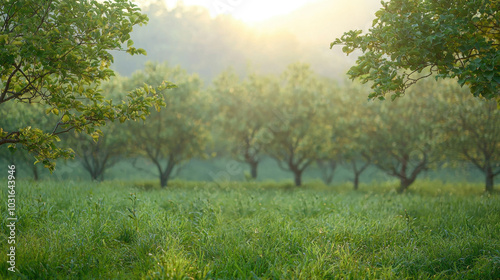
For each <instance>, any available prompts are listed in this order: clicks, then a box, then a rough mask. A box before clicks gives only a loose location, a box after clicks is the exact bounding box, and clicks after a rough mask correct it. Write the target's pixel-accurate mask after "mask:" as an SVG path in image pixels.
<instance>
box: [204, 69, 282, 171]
mask: <svg viewBox="0 0 500 280" xmlns="http://www.w3.org/2000/svg"><path fill="white" fill-rule="evenodd" d="M212 91H213V93H212V95H213V96H215V102H214V104H215V110H216V111H217V116H216V123H217V125H216V126H215V127H217V128H218V129H219V130H220V134H221V135H222V137H223V138H224V142H226V143H227V144H228V147H229V150H230V152H231V154H232V156H233V157H234V158H236V159H237V160H239V161H241V162H244V163H247V164H248V165H249V166H250V175H251V177H252V178H253V179H256V178H257V167H258V165H259V162H260V161H261V159H262V152H263V146H264V138H263V135H264V133H263V132H264V131H265V125H266V123H267V119H266V117H265V115H264V114H262V112H261V110H260V109H259V108H260V106H261V105H262V104H263V102H265V100H266V96H269V95H272V94H275V93H277V92H278V91H279V87H278V85H277V83H276V81H275V80H274V79H273V78H271V77H267V76H261V75H257V74H251V75H249V76H248V77H247V78H246V79H245V80H244V81H240V80H239V78H238V76H237V75H236V74H235V73H234V72H233V71H226V72H223V73H221V74H220V75H219V76H218V77H217V78H216V79H215V80H214V82H213V88H212Z"/></svg>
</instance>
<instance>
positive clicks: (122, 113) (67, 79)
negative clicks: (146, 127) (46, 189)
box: [0, 0, 167, 169]
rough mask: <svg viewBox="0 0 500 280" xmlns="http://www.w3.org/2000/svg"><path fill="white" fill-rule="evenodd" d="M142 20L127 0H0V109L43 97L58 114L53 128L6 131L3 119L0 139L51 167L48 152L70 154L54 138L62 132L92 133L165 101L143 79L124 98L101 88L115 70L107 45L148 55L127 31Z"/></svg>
mask: <svg viewBox="0 0 500 280" xmlns="http://www.w3.org/2000/svg"><path fill="white" fill-rule="evenodd" d="M147 20H148V18H147V16H145V15H143V14H142V13H141V12H140V9H139V8H138V7H137V6H135V5H134V4H132V3H131V2H128V1H127V0H113V1H64V0H51V1H35V0H6V1H2V2H0V66H1V67H0V108H2V109H1V110H4V109H5V108H6V106H12V104H13V103H15V102H24V103H30V104H31V103H40V104H43V106H44V107H45V108H46V114H52V115H56V116H58V121H57V122H55V123H53V124H51V126H50V127H35V126H33V125H27V126H22V127H21V126H19V127H18V128H17V129H14V130H8V131H7V130H5V129H4V128H3V124H1V127H0V145H4V144H9V146H10V148H11V149H15V148H16V145H19V146H21V147H24V148H25V149H27V150H28V151H29V152H30V153H32V154H33V155H35V157H36V158H37V161H41V162H43V163H44V165H45V166H46V167H48V168H50V169H53V168H54V166H55V164H54V162H53V159H56V158H58V157H69V156H71V154H72V151H71V150H70V149H62V148H60V147H58V146H57V145H56V142H58V141H59V138H58V135H59V134H61V133H64V132H68V131H70V130H75V131H76V132H85V133H87V134H91V135H92V136H93V137H94V138H95V139H97V137H98V136H99V133H100V131H99V129H98V127H99V126H103V125H105V122H106V121H107V120H111V121H113V120H115V119H119V120H120V121H125V120H127V119H137V118H141V119H142V118H145V116H146V115H147V114H149V108H150V107H151V106H153V105H154V106H155V107H157V108H159V107H160V106H162V105H164V103H163V101H162V99H161V98H160V97H159V96H158V95H157V94H156V89H154V88H152V87H149V86H147V85H145V86H144V87H142V88H140V89H136V90H134V91H132V92H131V93H129V95H128V98H127V99H126V100H125V101H123V102H122V103H121V104H113V102H112V101H111V100H106V99H105V97H104V96H103V95H102V92H101V90H100V89H99V85H100V83H101V81H103V80H107V79H108V78H109V77H110V76H112V75H113V71H112V70H111V69H109V66H110V64H111V63H112V62H113V56H112V55H111V53H110V51H111V50H125V51H126V52H127V53H129V54H131V55H134V54H145V51H144V50H142V49H137V48H134V47H133V42H132V40H130V35H129V34H130V32H131V31H132V28H133V26H134V25H138V24H139V25H142V24H145V23H146V22H147ZM125 44H126V48H123V47H122V45H125ZM165 87H167V86H166V85H162V86H160V87H159V89H163V88H165ZM7 117H8V116H7Z"/></svg>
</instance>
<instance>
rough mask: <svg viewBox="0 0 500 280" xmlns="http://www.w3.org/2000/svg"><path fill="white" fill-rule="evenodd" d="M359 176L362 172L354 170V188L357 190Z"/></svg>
mask: <svg viewBox="0 0 500 280" xmlns="http://www.w3.org/2000/svg"><path fill="white" fill-rule="evenodd" d="M359 176H360V174H359V173H357V172H354V182H353V183H354V190H355V191H357V190H358V189H359Z"/></svg>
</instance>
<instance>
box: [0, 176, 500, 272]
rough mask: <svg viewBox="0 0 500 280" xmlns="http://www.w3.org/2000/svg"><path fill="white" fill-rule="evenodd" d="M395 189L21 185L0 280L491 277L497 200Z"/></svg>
mask: <svg viewBox="0 0 500 280" xmlns="http://www.w3.org/2000/svg"><path fill="white" fill-rule="evenodd" d="M3 185H6V184H3ZM394 187H395V185H394V184H379V185H362V186H361V191H359V192H354V191H351V190H350V185H349V184H346V185H340V186H336V187H325V186H323V185H322V184H319V183H310V184H308V185H307V186H305V187H304V188H301V189H298V188H294V187H293V186H291V185H290V184H278V183H273V182H260V183H223V184H219V185H216V184H207V183H197V182H182V181H173V182H172V184H171V186H170V187H169V188H167V189H163V190H160V189H159V188H158V187H156V186H155V185H153V184H151V183H149V182H143V183H135V184H133V183H124V182H115V181H111V182H104V183H101V184H97V183H89V182H72V181H64V182H54V181H43V182H40V183H32V182H30V181H23V180H20V181H18V182H17V191H18V195H17V215H18V217H19V222H18V224H17V226H18V227H17V236H16V238H17V242H18V244H17V264H16V266H17V268H18V272H17V273H16V274H15V275H14V274H13V273H10V272H8V271H7V267H8V264H7V263H6V260H7V253H6V252H7V246H8V245H7V241H6V236H7V233H8V232H7V228H6V225H5V224H6V219H5V218H6V215H7V214H6V205H5V204H6V203H2V204H1V205H0V210H1V213H2V215H3V217H4V218H3V219H2V224H1V229H2V231H1V235H0V244H1V246H0V247H1V252H4V253H2V254H1V255H0V278H2V279H8V278H13V279H403V278H407V279H428V278H433V279H499V278H500V241H499V236H500V214H499V213H500V197H499V195H497V194H494V195H484V194H482V189H483V188H482V185H481V184H476V185H474V184H442V183H439V182H432V181H422V182H417V183H416V184H415V185H412V188H411V191H410V192H409V193H407V194H404V195H397V194H396V193H395V192H394V191H393V189H394ZM0 195H1V196H2V201H3V200H4V199H3V198H4V197H5V198H6V197H7V194H6V188H2V192H1V193H0Z"/></svg>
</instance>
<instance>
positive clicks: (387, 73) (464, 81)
mask: <svg viewBox="0 0 500 280" xmlns="http://www.w3.org/2000/svg"><path fill="white" fill-rule="evenodd" d="M382 5H383V8H382V9H380V10H379V11H378V12H376V13H375V16H376V18H375V20H374V21H373V25H372V28H371V29H370V30H369V33H367V34H364V35H362V31H360V30H354V31H349V32H346V33H344V35H343V36H342V37H341V38H337V39H336V40H335V41H334V42H332V43H331V45H330V48H332V47H333V46H334V45H338V44H342V45H345V46H344V47H343V48H342V50H343V52H345V53H346V54H350V53H352V52H353V51H355V50H361V51H362V52H363V55H361V56H359V58H358V60H357V62H356V65H355V66H353V67H351V68H350V70H349V71H348V75H349V76H350V77H351V78H352V79H354V78H361V81H363V82H364V83H366V82H371V83H372V89H373V92H372V93H371V94H370V95H369V97H371V98H376V97H378V98H381V99H383V98H384V96H385V95H386V94H387V93H391V92H393V93H394V94H393V95H392V98H393V99H394V98H396V97H398V96H401V95H402V94H404V93H405V90H406V89H407V88H408V87H410V86H411V85H413V84H415V83H416V82H417V81H418V80H420V79H423V78H426V77H429V76H431V75H432V74H436V79H437V78H457V79H458V83H459V84H460V85H461V86H463V85H468V86H469V87H470V90H471V92H472V94H473V95H474V96H476V97H478V96H483V97H485V98H487V99H491V98H496V99H497V101H498V102H499V104H500V57H499V56H498V52H499V48H500V47H499V46H500V12H499V11H500V2H498V1H488V0H454V1H451V2H450V1H447V0H437V1H413V0H391V1H388V2H382ZM422 71H424V73H425V74H424V75H421V74H420V73H421V72H422Z"/></svg>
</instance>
